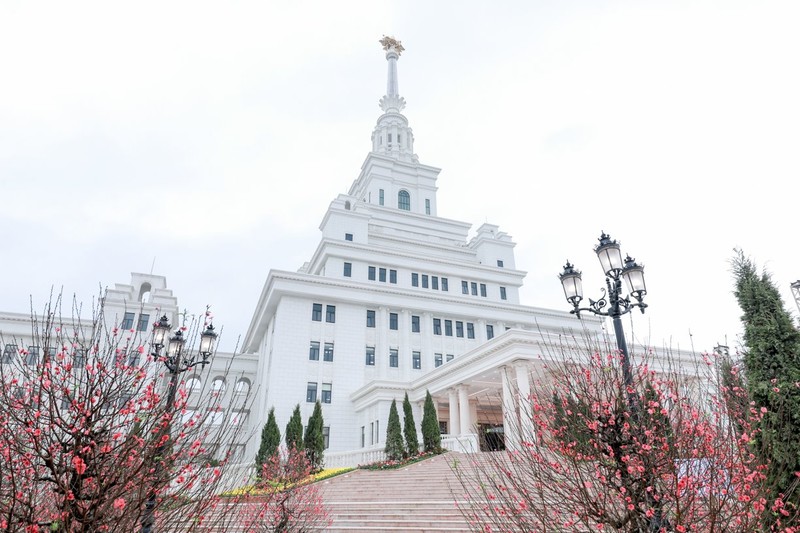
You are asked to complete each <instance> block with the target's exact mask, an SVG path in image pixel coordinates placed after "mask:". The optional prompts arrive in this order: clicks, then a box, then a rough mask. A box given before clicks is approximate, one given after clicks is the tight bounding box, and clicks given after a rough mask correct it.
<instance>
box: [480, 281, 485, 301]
mask: <svg viewBox="0 0 800 533" xmlns="http://www.w3.org/2000/svg"><path fill="white" fill-rule="evenodd" d="M481 296H483V297H484V298H486V284H485V283H481Z"/></svg>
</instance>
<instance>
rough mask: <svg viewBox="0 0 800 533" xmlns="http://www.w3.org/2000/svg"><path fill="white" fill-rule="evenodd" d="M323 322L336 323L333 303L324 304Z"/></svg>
mask: <svg viewBox="0 0 800 533" xmlns="http://www.w3.org/2000/svg"><path fill="white" fill-rule="evenodd" d="M325 322H327V323H328V324H335V323H336V306H335V305H326V306H325Z"/></svg>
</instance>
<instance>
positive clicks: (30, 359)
mask: <svg viewBox="0 0 800 533" xmlns="http://www.w3.org/2000/svg"><path fill="white" fill-rule="evenodd" d="M39 351H40V350H39V347H38V346H28V355H27V356H26V357H25V364H26V365H28V366H36V365H38V364H39ZM133 353H135V354H136V355H139V352H138V351H137V350H133Z"/></svg>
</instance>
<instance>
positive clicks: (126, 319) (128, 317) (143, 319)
mask: <svg viewBox="0 0 800 533" xmlns="http://www.w3.org/2000/svg"><path fill="white" fill-rule="evenodd" d="M135 317H136V313H131V312H126V313H125V315H124V316H123V317H122V323H121V324H120V328H121V329H133V320H134V318H135ZM149 324H150V315H149V314H147V313H141V314H140V315H139V321H138V322H137V323H136V331H147V326H148V325H149Z"/></svg>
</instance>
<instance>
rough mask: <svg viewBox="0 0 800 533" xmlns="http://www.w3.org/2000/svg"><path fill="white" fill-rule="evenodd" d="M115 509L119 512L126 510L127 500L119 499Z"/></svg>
mask: <svg viewBox="0 0 800 533" xmlns="http://www.w3.org/2000/svg"><path fill="white" fill-rule="evenodd" d="M114 509H117V510H119V511H121V510H123V509H125V499H124V498H117V499H116V500H114Z"/></svg>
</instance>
